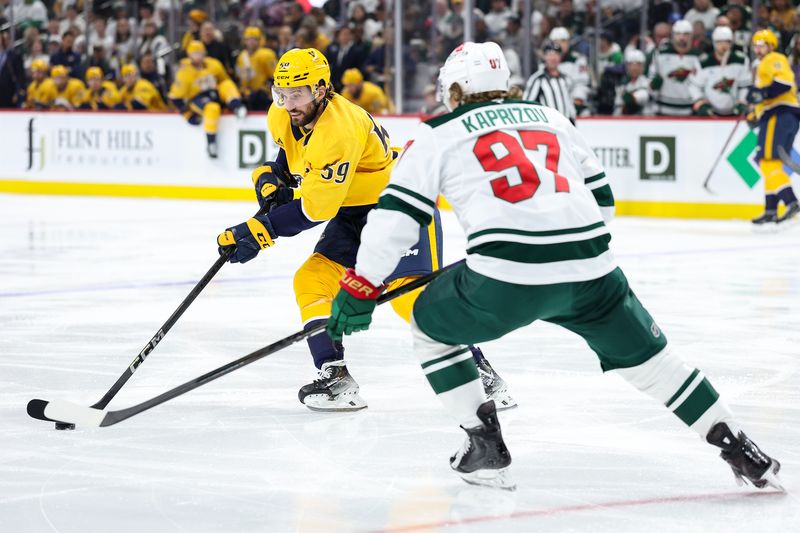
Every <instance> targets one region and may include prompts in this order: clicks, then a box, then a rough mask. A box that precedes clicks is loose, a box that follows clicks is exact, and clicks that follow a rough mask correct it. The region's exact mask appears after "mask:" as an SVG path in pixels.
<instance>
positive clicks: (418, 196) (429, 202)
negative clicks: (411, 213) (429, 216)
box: [386, 183, 436, 208]
mask: <svg viewBox="0 0 800 533" xmlns="http://www.w3.org/2000/svg"><path fill="white" fill-rule="evenodd" d="M386 189H392V190H395V191H400V192H402V193H405V194H407V195H409V196H411V197H412V198H416V199H417V200H419V201H420V202H422V203H423V204H427V205H429V206H430V207H431V208H435V207H436V202H434V201H433V200H431V199H429V198H425V197H424V196H422V195H421V194H420V193H418V192H415V191H412V190H411V189H406V188H405V187H401V186H400V185H397V184H394V183H390V184H389V185H387V186H386Z"/></svg>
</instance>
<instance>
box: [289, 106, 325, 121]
mask: <svg viewBox="0 0 800 533" xmlns="http://www.w3.org/2000/svg"><path fill="white" fill-rule="evenodd" d="M321 106H322V102H317V101H316V100H315V101H313V102H311V103H310V104H308V108H307V109H297V110H296V112H299V113H301V114H300V115H297V116H293V115H292V114H289V119H290V120H291V122H292V126H295V127H297V128H302V127H304V126H306V125H308V124H310V123H311V122H313V121H314V119H316V118H317V116H318V115H319V111H320V107H321Z"/></svg>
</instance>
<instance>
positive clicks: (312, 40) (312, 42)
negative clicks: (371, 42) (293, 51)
mask: <svg viewBox="0 0 800 533" xmlns="http://www.w3.org/2000/svg"><path fill="white" fill-rule="evenodd" d="M356 40H357V39H356ZM295 42H296V44H297V47H298V48H316V49H317V50H319V51H320V52H322V51H324V50H327V49H328V46H329V45H330V44H331V42H330V41H329V40H328V38H327V37H325V36H324V35H323V34H321V33H319V31H317V23H316V22H314V19H312V18H307V19H305V20H303V23H302V24H301V25H300V29H299V30H297V34H296V35H295Z"/></svg>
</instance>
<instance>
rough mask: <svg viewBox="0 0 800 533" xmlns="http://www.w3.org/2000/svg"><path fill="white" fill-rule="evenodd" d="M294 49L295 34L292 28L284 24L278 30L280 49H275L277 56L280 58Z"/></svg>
mask: <svg viewBox="0 0 800 533" xmlns="http://www.w3.org/2000/svg"><path fill="white" fill-rule="evenodd" d="M292 48H295V44H294V33H293V32H292V27H291V26H287V25H285V24H284V25H283V26H281V27H280V28H278V47H277V48H276V49H275V54H276V55H277V56H278V57H280V56H282V55H283V54H285V53H286V52H288V51H289V50H291V49H292ZM320 51H321V50H320Z"/></svg>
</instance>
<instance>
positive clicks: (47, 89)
mask: <svg viewBox="0 0 800 533" xmlns="http://www.w3.org/2000/svg"><path fill="white" fill-rule="evenodd" d="M50 78H51V79H52V83H45V84H44V85H43V86H42V90H41V91H40V93H39V95H38V99H39V101H40V103H41V104H42V107H44V108H51V109H61V110H73V109H77V108H79V107H80V105H81V104H82V103H83V99H84V95H85V93H86V86H85V85H84V84H83V82H82V81H81V80H79V79H78V78H73V77H71V76H70V75H69V70H67V67H65V66H64V65H55V66H54V67H52V68H51V69H50Z"/></svg>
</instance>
